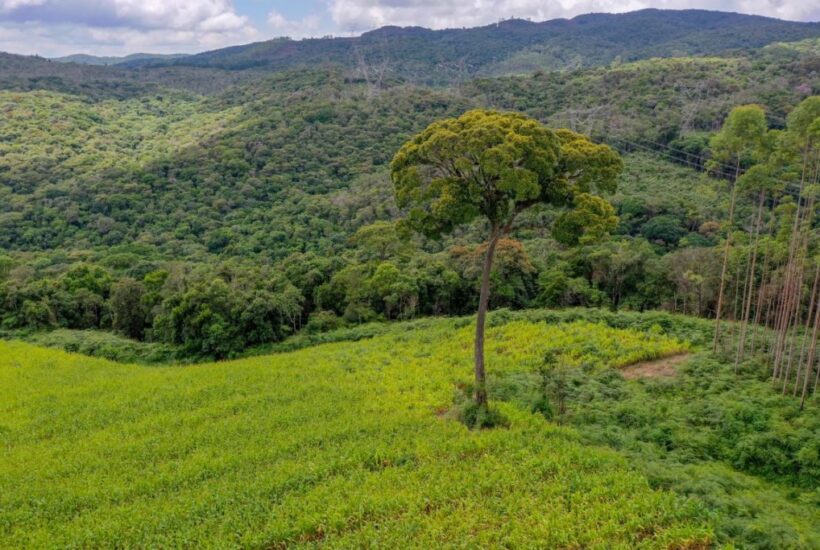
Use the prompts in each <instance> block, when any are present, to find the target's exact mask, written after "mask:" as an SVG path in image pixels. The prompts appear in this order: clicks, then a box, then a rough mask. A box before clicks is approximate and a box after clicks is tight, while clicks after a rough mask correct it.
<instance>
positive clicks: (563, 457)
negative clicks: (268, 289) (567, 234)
mask: <svg viewBox="0 0 820 550" xmlns="http://www.w3.org/2000/svg"><path fill="white" fill-rule="evenodd" d="M464 325H465V323H464V322H456V321H454V320H449V319H439V320H433V321H426V322H425V323H422V324H421V325H420V326H415V327H414V325H412V324H408V325H395V327H393V328H391V329H390V330H389V331H388V332H386V333H385V334H382V335H377V336H375V337H373V338H371V339H366V340H361V341H358V342H338V343H330V344H324V345H318V346H315V347H310V348H306V349H302V350H299V351H295V352H289V353H282V354H278V355H271V356H265V357H254V358H248V359H242V360H238V361H232V362H224V363H216V364H205V365H197V366H187V367H176V366H160V367H151V368H147V367H141V366H136V365H123V364H117V363H112V362H109V361H106V360H102V359H94V358H88V357H84V356H81V355H73V354H68V353H65V352H62V351H56V350H50V349H43V348H39V347H36V346H33V345H30V344H26V343H21V342H0V404H1V406H2V415H0V442H2V443H1V444H0V547H14V548H19V547H112V546H118V547H157V546H159V547H176V546H191V547H236V546H244V547H272V548H276V547H284V546H290V545H303V546H317V545H325V546H328V547H374V546H378V547H424V548H431V547H475V546H509V547H562V548H570V547H584V548H669V547H676V548H682V547H691V548H695V547H701V546H702V545H703V544H705V543H706V541H708V540H709V538H710V537H711V527H710V525H709V521H708V514H706V513H705V512H704V510H703V509H702V508H701V507H700V506H698V505H697V504H696V503H695V501H693V500H688V499H685V498H681V497H678V496H676V495H675V494H673V493H671V492H667V491H662V490H654V489H652V488H651V487H650V485H649V483H648V482H647V479H646V478H645V477H644V476H643V475H642V474H640V473H638V472H637V471H636V470H635V469H634V468H633V467H631V466H630V465H629V463H628V462H627V461H626V460H625V459H624V458H622V457H621V456H620V455H618V454H617V453H615V452H613V451H611V450H607V449H605V448H601V447H596V446H590V445H588V444H585V443H584V442H583V441H582V439H581V436H580V435H579V433H578V432H577V431H576V430H574V429H572V428H567V427H561V426H557V425H555V424H553V423H550V422H548V421H546V420H545V419H544V418H543V417H542V416H540V415H538V414H532V413H530V412H529V411H527V410H525V409H523V408H521V407H518V406H516V405H515V404H512V403H497V404H496V406H497V407H498V408H499V409H500V410H501V412H502V413H503V414H504V415H505V416H506V417H507V418H508V419H509V420H510V427H509V428H502V429H494V430H485V431H473V432H471V431H468V430H467V429H466V428H465V427H464V426H463V425H461V424H460V423H458V422H456V421H453V420H449V419H446V418H445V417H444V416H443V415H442V414H441V413H442V411H444V410H446V409H447V407H449V406H450V405H451V404H452V402H453V394H454V392H455V391H456V390H455V388H456V386H458V385H460V384H464V383H465V382H468V381H469V380H470V374H471V361H470V358H471V357H470V356H471V335H472V330H471V328H470V327H469V326H464ZM488 342H489V346H488V364H489V365H490V371H489V375H490V376H491V377H494V376H495V377H498V376H501V375H502V373H505V372H506V373H513V372H520V371H522V370H524V371H526V370H527V369H530V368H532V366H533V365H534V364H535V363H536V362H537V358H538V357H539V356H540V354H541V353H542V352H543V350H545V349H546V348H548V347H550V346H555V345H557V344H559V343H560V344H561V345H562V346H564V347H566V348H567V349H571V350H574V351H573V355H572V356H573V357H574V358H575V359H576V360H577V361H579V362H581V363H583V364H586V365H591V366H592V367H600V368H602V369H603V368H604V367H605V366H607V365H612V366H617V365H620V364H622V363H623V361H624V359H623V358H624V357H640V358H645V357H649V356H653V355H660V354H665V353H669V352H671V351H673V350H676V349H680V348H682V347H684V345H683V344H681V343H680V342H677V341H675V340H673V339H670V338H668V337H665V336H662V335H660V334H657V333H654V334H641V333H638V332H635V331H629V330H622V329H613V328H610V327H608V326H605V325H603V324H591V323H588V322H584V321H580V322H576V323H571V324H567V325H558V326H553V325H547V324H544V323H540V322H532V321H527V320H521V319H518V320H513V321H511V322H509V323H505V324H500V326H496V327H493V328H491V329H490V331H489V335H488ZM604 370H605V369H604Z"/></svg>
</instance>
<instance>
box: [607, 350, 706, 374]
mask: <svg viewBox="0 0 820 550" xmlns="http://www.w3.org/2000/svg"><path fill="white" fill-rule="evenodd" d="M691 355H692V354H691V353H679V354H677V355H670V356H669V357H664V358H662V359H654V360H652V361H642V362H640V363H635V364H634V365H629V366H627V367H624V368H622V369H621V374H623V375H624V378H626V379H627V380H635V379H637V378H671V377H673V376H677V374H678V365H680V364H681V363H683V362H684V361H686V360H687V359H689V357H690V356H691Z"/></svg>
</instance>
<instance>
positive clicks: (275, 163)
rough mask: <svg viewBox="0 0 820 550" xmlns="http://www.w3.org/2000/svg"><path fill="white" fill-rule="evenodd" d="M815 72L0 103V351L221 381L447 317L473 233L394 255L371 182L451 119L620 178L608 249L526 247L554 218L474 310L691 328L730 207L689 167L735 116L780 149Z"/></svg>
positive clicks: (334, 78) (706, 301) (757, 56)
mask: <svg viewBox="0 0 820 550" xmlns="http://www.w3.org/2000/svg"><path fill="white" fill-rule="evenodd" d="M818 50H820V46H818V43H817V41H816V40H815V41H811V40H809V41H802V42H799V43H796V44H775V45H771V46H766V47H764V48H762V49H760V50H756V51H754V52H752V53H750V54H746V55H733V56H731V57H723V58H715V57H685V58H673V59H652V60H647V61H638V62H635V63H624V64H614V65H613V66H611V67H606V68H586V69H583V68H582V69H575V70H572V71H569V72H563V73H560V74H559V73H552V72H538V73H535V74H533V75H530V76H517V77H500V78H490V79H487V78H483V79H478V80H473V81H471V82H468V83H462V84H459V85H457V86H453V87H448V88H434V89H429V88H425V87H420V86H418V85H414V84H408V83H403V82H400V81H396V82H391V81H385V82H381V83H380V84H379V85H374V83H373V82H371V81H368V80H367V79H366V78H364V77H363V76H362V75H361V74H360V73H359V72H357V71H356V70H348V69H345V68H343V67H339V68H333V67H327V68H321V69H312V70H298V71H288V72H284V73H274V74H273V75H267V76H258V77H255V78H252V79H250V80H248V81H247V82H240V83H237V84H234V85H233V86H231V87H229V88H227V89H226V90H225V91H222V92H220V93H217V94H212V95H208V96H200V95H197V94H195V93H192V92H190V91H184V90H173V89H169V88H167V87H162V86H160V85H159V84H145V83H144V82H143V81H140V80H139V79H138V78H137V77H136V76H133V75H132V76H133V78H134V80H135V82H138V83H139V85H140V86H143V85H145V86H148V88H146V89H145V90H143V92H141V93H139V94H137V95H136V96H135V97H128V98H121V97H110V98H103V97H98V96H97V95H95V94H93V93H92V94H91V95H83V94H78V93H76V92H77V91H76V90H74V89H73V88H72V87H70V86H69V87H68V88H67V89H65V90H62V91H59V92H58V91H54V90H51V89H43V90H33V91H30V92H25V93H24V92H21V91H6V92H0V103H2V105H3V111H4V113H5V118H4V121H3V123H2V124H3V134H4V139H3V142H2V144H0V183H2V187H0V193H2V196H3V202H2V204H3V207H2V212H0V246H2V248H4V249H5V250H6V252H5V256H4V259H3V262H2V263H3V269H2V280H3V283H2V286H0V289H1V290H0V293H2V296H3V300H2V303H3V304H4V306H3V313H2V319H3V321H2V326H3V329H4V330H6V331H18V330H31V329H41V328H55V327H62V328H70V329H89V328H102V329H114V330H115V331H117V332H119V333H121V334H124V335H126V336H129V337H133V338H138V339H140V340H143V339H145V340H149V341H156V342H165V343H168V344H173V345H178V346H182V347H183V348H184V350H185V354H186V355H189V356H190V355H201V356H215V357H224V356H229V355H232V354H234V353H237V352H239V351H240V350H242V349H244V348H246V347H247V346H249V345H250V346H252V345H257V344H262V343H266V342H269V341H272V340H278V339H281V338H283V337H284V336H286V335H288V334H291V333H293V332H294V331H297V330H299V329H300V328H301V327H303V326H307V327H308V328H310V329H316V328H320V327H326V326H338V325H340V324H344V323H358V322H363V321H368V320H374V319H377V318H387V319H394V318H408V317H414V316H418V315H428V314H464V313H467V312H469V311H471V310H472V309H473V307H474V303H475V300H476V299H477V297H476V285H477V281H478V276H479V269H478V267H479V266H480V261H481V259H480V257H481V254H482V251H481V247H480V246H478V247H476V245H475V243H476V242H480V241H481V239H480V238H478V236H479V235H480V234H481V232H482V228H481V224H480V223H476V224H473V225H472V226H471V228H467V229H466V230H465V231H460V232H458V233H456V234H454V235H452V236H450V237H448V238H447V239H445V240H444V241H441V242H434V241H429V240H424V239H421V238H413V239H410V240H408V239H406V238H405V236H404V235H401V234H400V232H399V231H397V229H396V228H395V226H394V222H395V220H396V219H397V218H398V217H400V211H399V209H398V208H397V206H396V204H395V202H394V199H393V194H392V185H391V183H390V180H389V177H388V169H387V165H388V164H389V162H390V159H391V157H392V155H393V153H394V152H395V151H396V150H397V148H398V146H399V145H400V144H401V143H402V141H403V140H404V139H406V138H407V137H408V136H409V135H411V134H412V133H413V132H416V131H418V130H420V129H422V128H423V127H424V126H426V125H427V124H429V123H430V122H432V121H433V120H436V119H439V118H442V117H445V116H452V115H455V114H458V113H461V112H464V111H465V110H468V109H470V108H475V107H489V108H496V109H502V110H517V111H522V112H524V113H526V114H528V115H530V116H533V117H535V118H537V119H538V120H541V121H543V122H544V123H545V124H547V125H549V126H552V127H569V128H571V129H573V130H576V131H580V132H582V133H586V134H589V135H591V136H592V137H593V138H594V139H599V140H603V141H604V142H606V143H609V144H610V145H612V146H613V147H615V148H616V149H617V150H619V151H621V152H622V153H623V155H624V158H625V170H624V173H623V174H622V175H621V177H620V179H619V185H618V187H619V191H618V192H617V194H616V195H614V196H612V197H611V200H612V201H613V203H614V204H615V206H616V209H617V213H618V215H619V219H620V221H619V225H618V227H617V229H616V231H615V232H614V233H615V234H614V236H613V238H612V239H610V240H609V241H607V242H603V243H596V244H590V245H587V246H584V247H566V246H564V245H562V244H560V243H558V242H556V241H555V240H554V239H552V237H551V236H550V234H549V231H548V230H546V228H548V227H549V226H550V224H551V223H552V221H553V220H554V219H555V213H551V211H550V210H549V209H541V210H538V211H535V212H532V213H527V215H526V216H525V217H524V218H522V219H521V220H520V222H519V223H518V224H517V226H518V227H519V229H517V230H516V232H515V233H514V235H513V238H514V240H509V241H504V242H502V245H501V248H500V259H499V264H498V266H497V270H496V274H495V275H494V277H495V280H496V286H497V291H496V293H495V294H494V296H493V299H492V304H491V305H492V306H493V307H513V308H520V307H527V306H533V305H538V306H569V305H586V306H603V307H610V308H624V307H625V308H629V309H638V310H643V309H647V308H658V307H663V308H668V309H672V310H676V311H684V312H687V313H693V314H700V315H709V314H711V312H714V310H715V305H716V300H717V294H718V293H717V288H718V284H717V273H718V271H719V263H720V258H719V256H720V255H719V253H718V248H716V245H717V244H718V243H719V242H720V241H721V239H722V236H723V235H725V227H723V226H722V224H723V220H724V218H725V216H726V214H727V213H728V209H729V202H730V201H729V199H730V193H729V187H730V185H729V182H728V181H727V178H726V174H724V173H723V171H721V170H715V169H713V168H714V167H713V168H712V169H708V166H707V165H708V161H709V159H710V155H711V154H712V153H711V150H710V147H709V138H710V135H711V134H713V133H714V132H715V131H716V130H718V129H719V128H720V125H721V122H722V120H723V117H725V115H726V114H727V113H728V112H729V110H730V109H731V108H732V107H733V106H735V105H739V104H748V103H756V104H760V105H761V106H763V108H764V110H765V113H766V117H767V123H768V124H769V125H770V126H771V127H773V128H782V127H783V126H784V125H785V117H786V115H787V113H788V112H789V111H790V110H791V109H793V108H794V106H795V105H797V104H798V103H799V102H800V101H801V99H802V98H804V97H807V96H809V95H811V94H812V93H816V92H817V89H818V88H817V87H818V79H817V71H818V68H820V61H819V59H820V57H818ZM61 66H62V65H61ZM67 66H71V65H70V64H69V65H67ZM74 67H76V70H85V69H82V68H81V67H80V66H74ZM90 69H91V70H95V71H98V70H99V71H102V70H106V69H104V68H101V67H90ZM111 70H112V71H115V72H113V73H112V74H114V75H116V74H119V73H118V72H116V71H123V70H124V69H111ZM205 70H206V71H210V70H212V69H205ZM52 84H53V83H45V84H43V86H42V87H44V88H51V87H52ZM72 92H74V93H72ZM132 92H133V91H132ZM132 92H129V93H132ZM126 95H127V94H126ZM704 197H710V199H709V200H706V201H704V200H703V198H704ZM744 197H745V195H744ZM752 202H753V201H751V202H749V203H748V204H747V201H746V200H745V198H744V200H741V201H740V203H739V204H738V209H739V210H740V213H741V216H738V218H737V223H742V222H743V221H744V220H745V218H744V217H743V216H745V215H746V212H747V210H748V211H751V210H752V209H753V204H752ZM539 228H544V229H539ZM693 281H697V282H696V283H695V282H693ZM135 306H136V307H135ZM204 310H207V311H208V318H207V320H204V319H205V318H204V317H202V316H200V315H197V313H196V312H200V313H201V312H202V311H204ZM132 317H136V318H132ZM195 318H199V319H201V321H200V323H199V326H188V325H189V324H190V323H191V322H192V320H193V319H195ZM209 331H216V332H214V333H210V332H209Z"/></svg>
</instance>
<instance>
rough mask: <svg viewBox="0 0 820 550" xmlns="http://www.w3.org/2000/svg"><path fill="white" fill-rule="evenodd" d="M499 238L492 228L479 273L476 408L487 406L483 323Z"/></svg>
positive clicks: (476, 327) (495, 228) (495, 229)
mask: <svg viewBox="0 0 820 550" xmlns="http://www.w3.org/2000/svg"><path fill="white" fill-rule="evenodd" d="M500 236H501V232H500V230H499V229H498V228H497V227H493V230H492V233H491V234H490V241H489V243H487V253H486V255H485V256H484V268H483V270H482V272H481V292H480V294H479V297H478V317H477V318H476V324H475V402H476V405H478V406H484V405H486V404H487V382H486V376H485V372H484V321H485V320H486V318H487V306H488V305H489V303H490V271H491V270H492V267H493V256H494V255H495V247H496V245H497V244H498V239H499V237H500Z"/></svg>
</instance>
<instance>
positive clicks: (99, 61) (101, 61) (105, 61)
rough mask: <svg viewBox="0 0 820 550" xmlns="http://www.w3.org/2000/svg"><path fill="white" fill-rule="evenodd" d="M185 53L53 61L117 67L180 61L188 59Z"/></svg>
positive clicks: (69, 57)
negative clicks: (150, 61) (131, 63)
mask: <svg viewBox="0 0 820 550" xmlns="http://www.w3.org/2000/svg"><path fill="white" fill-rule="evenodd" d="M186 56H187V54H184V53H172V54H159V53H132V54H131V55H125V56H98V55H88V54H84V53H79V54H74V55H66V56H63V57H54V58H52V59H51V60H52V61H57V62H59V63H79V64H81V65H117V64H119V63H128V62H131V61H147V60H168V59H179V58H180V57H186Z"/></svg>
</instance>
